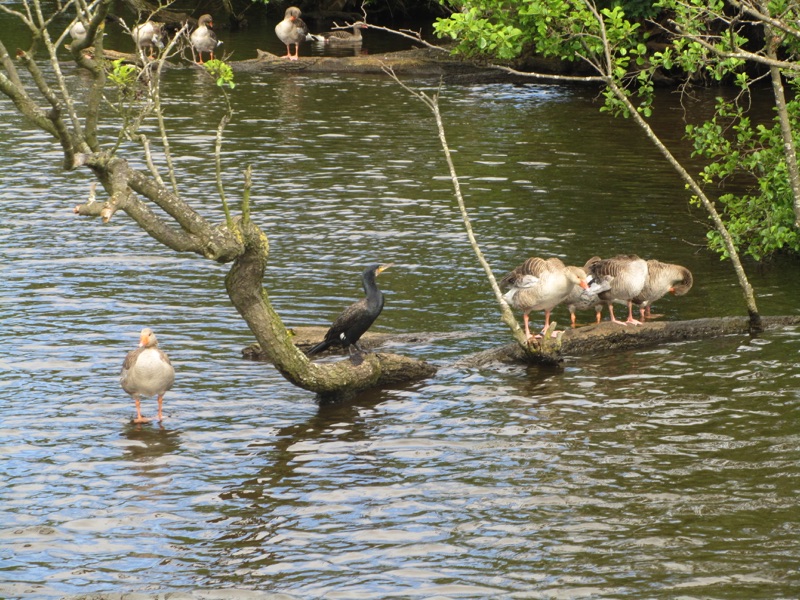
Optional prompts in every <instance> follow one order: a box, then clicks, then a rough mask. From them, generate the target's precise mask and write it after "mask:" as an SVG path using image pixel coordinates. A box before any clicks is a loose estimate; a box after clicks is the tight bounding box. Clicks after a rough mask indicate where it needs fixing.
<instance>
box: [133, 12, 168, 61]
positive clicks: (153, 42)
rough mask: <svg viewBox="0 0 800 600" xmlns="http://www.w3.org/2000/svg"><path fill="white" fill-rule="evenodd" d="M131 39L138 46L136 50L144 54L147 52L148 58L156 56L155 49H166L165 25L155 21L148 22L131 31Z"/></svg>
mask: <svg viewBox="0 0 800 600" xmlns="http://www.w3.org/2000/svg"><path fill="white" fill-rule="evenodd" d="M131 37H132V38H133V42H134V43H135V44H136V48H137V49H138V50H140V51H142V52H144V51H145V50H146V51H147V57H148V58H153V57H154V56H155V51H154V50H153V48H154V47H156V48H159V49H161V48H163V47H164V25H163V24H162V23H156V22H155V21H146V22H144V23H141V24H140V25H137V26H136V27H134V28H133V31H131Z"/></svg>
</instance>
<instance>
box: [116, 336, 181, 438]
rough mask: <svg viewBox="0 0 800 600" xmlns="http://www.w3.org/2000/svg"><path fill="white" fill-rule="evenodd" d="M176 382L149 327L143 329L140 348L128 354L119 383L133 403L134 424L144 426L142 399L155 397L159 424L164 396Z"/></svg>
mask: <svg viewBox="0 0 800 600" xmlns="http://www.w3.org/2000/svg"><path fill="white" fill-rule="evenodd" d="M174 381H175V369H173V367H172V363H170V362H169V358H168V357H167V355H166V354H165V353H164V352H162V351H161V350H160V349H159V348H158V340H157V339H156V334H155V333H153V330H152V329H150V328H149V327H145V328H144V329H142V332H141V334H140V336H139V347H138V348H137V349H136V350H131V351H130V352H128V355H127V356H126V357H125V362H123V363H122V372H121V373H120V376H119V383H120V385H121V386H122V389H123V390H125V391H126V392H127V393H128V394H130V395H131V398H133V399H134V401H135V402H136V419H134V423H146V422H147V421H148V419H145V418H144V417H142V409H141V403H140V398H141V396H153V395H157V396H158V420H159V421H161V420H162V414H161V408H162V405H163V403H164V394H166V393H167V390H169V389H170V388H171V387H172V384H173V383H174Z"/></svg>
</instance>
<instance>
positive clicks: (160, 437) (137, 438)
mask: <svg viewBox="0 0 800 600" xmlns="http://www.w3.org/2000/svg"><path fill="white" fill-rule="evenodd" d="M122 437H124V438H125V439H127V440H128V441H130V442H132V443H131V444H127V445H126V447H125V454H126V455H127V456H128V458H130V459H131V460H134V461H136V462H141V463H148V462H153V461H155V460H156V459H159V458H161V457H163V456H165V455H167V454H175V453H177V452H178V451H179V450H180V446H181V432H180V431H178V430H170V429H167V428H166V427H164V426H163V425H162V424H160V423H133V422H130V423H127V424H126V425H125V428H124V429H123V431H122Z"/></svg>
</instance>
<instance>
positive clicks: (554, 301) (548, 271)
mask: <svg viewBox="0 0 800 600" xmlns="http://www.w3.org/2000/svg"><path fill="white" fill-rule="evenodd" d="M575 285H578V286H580V287H582V288H584V289H585V288H587V287H588V286H587V284H586V279H585V278H584V279H581V278H580V276H579V275H577V274H576V273H575V272H573V271H570V270H569V269H567V267H566V266H565V265H564V263H563V262H562V261H561V260H560V259H558V258H548V259H543V258H539V257H538V256H534V257H531V258H529V259H528V260H526V261H525V262H524V263H522V264H521V265H519V266H518V267H516V268H515V269H514V270H512V271H510V272H509V273H507V274H506V275H505V277H503V279H502V280H501V281H500V286H501V287H507V288H510V289H509V291H508V292H507V293H506V294H505V295H504V296H503V298H504V299H505V301H506V302H508V304H509V305H510V306H513V307H514V308H516V309H517V310H520V311H522V320H523V323H524V324H525V336H526V337H528V338H530V337H532V336H531V332H530V325H529V316H528V314H529V313H530V312H531V311H532V310H543V311H544V329H543V330H542V331H545V330H546V329H547V328H548V327H549V326H550V311H552V310H553V308H555V307H556V306H558V305H559V304H560V303H561V302H563V301H564V299H565V298H566V297H567V296H568V295H569V293H570V292H571V291H572V288H573V287H574V286H575Z"/></svg>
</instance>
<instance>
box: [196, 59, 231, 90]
mask: <svg viewBox="0 0 800 600" xmlns="http://www.w3.org/2000/svg"><path fill="white" fill-rule="evenodd" d="M203 66H204V67H205V68H206V71H208V72H209V74H210V75H211V76H212V77H213V78H214V79H215V80H216V82H217V85H218V86H219V87H225V86H228V87H229V88H231V89H233V88H235V87H236V84H235V83H234V82H233V69H231V66H230V65H229V64H228V63H226V62H223V61H221V60H217V59H216V58H215V59H214V60H208V61H206V62H205V63H203Z"/></svg>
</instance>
